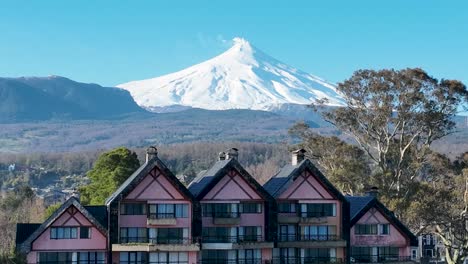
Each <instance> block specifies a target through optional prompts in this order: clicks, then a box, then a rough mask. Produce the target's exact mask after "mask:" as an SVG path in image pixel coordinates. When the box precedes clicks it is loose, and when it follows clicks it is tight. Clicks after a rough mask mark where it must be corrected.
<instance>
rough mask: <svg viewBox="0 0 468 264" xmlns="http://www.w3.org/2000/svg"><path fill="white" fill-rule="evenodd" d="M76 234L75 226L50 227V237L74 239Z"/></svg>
mask: <svg viewBox="0 0 468 264" xmlns="http://www.w3.org/2000/svg"><path fill="white" fill-rule="evenodd" d="M77 234H78V228H77V227H51V228H50V238H51V239H76V238H77Z"/></svg>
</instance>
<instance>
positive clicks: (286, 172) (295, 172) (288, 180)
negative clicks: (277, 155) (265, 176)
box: [263, 159, 346, 202]
mask: <svg viewBox="0 0 468 264" xmlns="http://www.w3.org/2000/svg"><path fill="white" fill-rule="evenodd" d="M306 169H308V170H309V171H310V172H311V173H312V174H313V175H314V176H315V177H317V179H318V180H319V181H320V182H321V183H322V184H323V185H324V187H325V188H326V189H327V190H328V191H330V192H331V193H332V194H333V195H334V196H335V197H336V198H337V199H339V200H342V201H344V202H346V199H345V197H344V196H343V194H341V192H340V191H338V189H336V188H335V186H333V185H332V184H331V183H330V182H329V181H328V179H327V178H326V177H325V176H324V175H323V174H322V172H320V171H319V170H318V169H317V167H315V165H314V164H312V162H311V161H310V160H308V159H305V160H303V161H301V162H300V163H298V164H297V165H292V164H288V165H286V166H284V167H283V168H282V169H281V170H280V171H279V172H278V173H277V174H276V175H275V176H273V177H272V178H271V179H270V180H268V182H266V183H265V184H264V185H263V188H265V190H267V192H268V193H270V194H271V196H273V197H275V198H278V197H279V196H280V195H281V194H282V193H283V192H284V191H286V190H287V189H288V188H289V186H290V185H291V184H292V183H293V182H294V180H295V179H297V177H299V176H300V175H301V174H302V172H304V171H305V170H306Z"/></svg>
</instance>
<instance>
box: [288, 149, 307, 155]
mask: <svg viewBox="0 0 468 264" xmlns="http://www.w3.org/2000/svg"><path fill="white" fill-rule="evenodd" d="M306 152H307V151H306V150H305V149H303V148H300V149H296V150H293V151H292V153H293V154H305V153H306Z"/></svg>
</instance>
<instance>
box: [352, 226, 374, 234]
mask: <svg viewBox="0 0 468 264" xmlns="http://www.w3.org/2000/svg"><path fill="white" fill-rule="evenodd" d="M354 234H356V235H377V225H376V224H358V225H356V226H355V227H354Z"/></svg>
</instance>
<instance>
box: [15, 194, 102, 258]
mask: <svg viewBox="0 0 468 264" xmlns="http://www.w3.org/2000/svg"><path fill="white" fill-rule="evenodd" d="M70 206H74V207H75V208H76V209H78V211H80V212H81V213H82V214H83V215H84V216H85V217H86V218H87V219H88V220H89V221H90V222H91V223H92V224H93V225H95V226H96V228H97V229H98V230H99V231H101V232H102V233H103V234H106V233H107V229H106V228H105V227H104V226H103V225H102V224H101V223H100V221H99V220H98V219H96V218H95V217H94V215H93V214H92V213H91V212H90V211H88V209H86V208H85V207H84V206H82V205H81V204H80V202H79V201H78V199H76V198H75V197H73V196H72V197H70V198H69V199H68V200H67V201H65V202H64V203H63V204H62V205H61V206H60V207H59V208H58V209H57V210H55V212H54V213H53V214H52V215H51V216H50V217H49V218H47V220H46V221H45V222H44V223H42V224H41V225H40V226H39V227H38V228H37V229H36V230H35V231H34V232H32V233H31V234H30V236H28V237H27V238H26V239H25V240H24V241H23V243H18V242H16V244H17V245H18V247H19V248H18V249H19V250H20V251H21V252H24V253H28V252H29V251H30V250H31V243H32V242H33V241H34V240H36V238H38V237H39V236H40V235H41V234H42V233H43V232H44V231H45V230H46V229H47V228H48V227H49V226H50V225H51V224H52V223H54V222H55V220H57V219H58V218H59V217H60V216H61V215H62V213H63V212H64V211H65V210H67V209H68V208H69V207H70ZM91 210H92V211H100V210H102V209H91ZM95 213H96V212H95ZM21 238H22V237H21Z"/></svg>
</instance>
